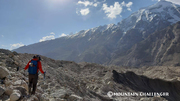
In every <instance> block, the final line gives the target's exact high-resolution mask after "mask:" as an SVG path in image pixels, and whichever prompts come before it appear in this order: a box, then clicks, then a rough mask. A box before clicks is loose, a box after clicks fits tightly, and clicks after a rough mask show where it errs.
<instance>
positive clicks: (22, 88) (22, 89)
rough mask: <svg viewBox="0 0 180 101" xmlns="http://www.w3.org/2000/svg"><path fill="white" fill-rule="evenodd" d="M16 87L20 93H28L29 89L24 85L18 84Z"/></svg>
mask: <svg viewBox="0 0 180 101" xmlns="http://www.w3.org/2000/svg"><path fill="white" fill-rule="evenodd" d="M14 89H16V90H18V91H20V93H21V94H23V95H27V90H26V89H25V88H24V87H22V86H17V87H15V88H14Z"/></svg>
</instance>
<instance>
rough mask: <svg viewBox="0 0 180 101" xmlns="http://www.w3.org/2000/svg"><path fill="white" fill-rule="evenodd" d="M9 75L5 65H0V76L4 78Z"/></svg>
mask: <svg viewBox="0 0 180 101" xmlns="http://www.w3.org/2000/svg"><path fill="white" fill-rule="evenodd" d="M8 75H9V70H7V69H6V68H5V67H1V66H0V78H1V79H2V78H5V77H6V76H8Z"/></svg>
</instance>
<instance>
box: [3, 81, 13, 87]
mask: <svg viewBox="0 0 180 101" xmlns="http://www.w3.org/2000/svg"><path fill="white" fill-rule="evenodd" d="M5 85H6V87H9V86H10V85H13V83H12V82H11V81H10V80H5Z"/></svg>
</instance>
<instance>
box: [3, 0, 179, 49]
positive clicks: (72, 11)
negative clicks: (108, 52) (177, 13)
mask: <svg viewBox="0 0 180 101" xmlns="http://www.w3.org/2000/svg"><path fill="white" fill-rule="evenodd" d="M169 1H173V2H174V3H179V1H178V0H169ZM156 2H158V0H0V48H4V49H10V50H12V49H15V48H17V47H20V46H23V45H29V44H33V43H37V42H42V41H45V40H50V39H55V38H59V37H62V36H66V35H69V34H72V33H73V34H75V33H77V32H79V31H80V30H86V29H90V28H93V27H98V26H100V25H105V24H111V23H114V24H117V23H118V22H120V21H121V20H122V19H124V18H126V17H128V16H129V15H130V14H131V13H133V12H135V11H137V10H138V9H140V8H142V7H147V6H149V5H152V4H155V3H156Z"/></svg>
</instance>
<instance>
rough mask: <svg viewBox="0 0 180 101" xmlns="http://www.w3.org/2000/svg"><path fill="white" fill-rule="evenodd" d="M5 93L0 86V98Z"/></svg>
mask: <svg viewBox="0 0 180 101" xmlns="http://www.w3.org/2000/svg"><path fill="white" fill-rule="evenodd" d="M4 92H5V89H4V88H3V87H1V86H0V96H1V95H2V94H3V93H4Z"/></svg>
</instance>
